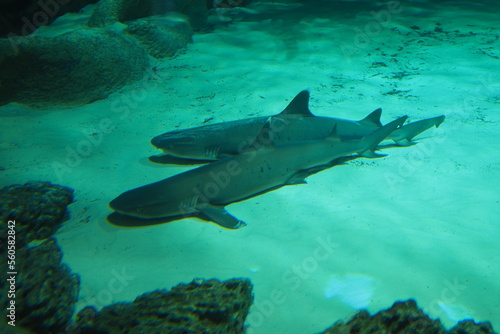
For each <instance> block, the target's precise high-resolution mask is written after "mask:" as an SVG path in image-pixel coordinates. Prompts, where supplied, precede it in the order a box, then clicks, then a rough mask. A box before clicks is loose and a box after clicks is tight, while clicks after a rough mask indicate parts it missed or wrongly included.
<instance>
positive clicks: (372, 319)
mask: <svg viewBox="0 0 500 334" xmlns="http://www.w3.org/2000/svg"><path fill="white" fill-rule="evenodd" d="M345 333H358V334H365V333H366V334H367V333H384V334H392V333H394V334H396V333H419V334H476V333H477V334H494V331H493V328H492V327H491V324H490V323H489V322H483V323H479V324H476V323H474V322H473V321H471V320H466V321H461V322H459V323H458V325H456V326H455V327H453V328H452V329H451V330H450V331H446V329H445V328H444V327H443V326H442V325H441V322H440V321H439V320H432V319H431V318H429V316H427V315H426V314H425V313H424V312H423V311H422V310H421V309H419V308H418V306H417V303H416V302H415V301H414V300H413V299H409V300H407V301H404V302H395V303H394V304H393V305H392V306H391V308H389V309H387V310H383V311H380V312H378V313H377V314H375V315H373V316H370V314H369V313H368V312H367V311H360V312H358V313H357V314H355V315H354V316H353V317H352V319H351V320H349V321H347V322H343V321H338V322H336V323H335V324H334V325H333V326H332V327H330V328H329V329H327V330H326V331H324V332H322V334H345Z"/></svg>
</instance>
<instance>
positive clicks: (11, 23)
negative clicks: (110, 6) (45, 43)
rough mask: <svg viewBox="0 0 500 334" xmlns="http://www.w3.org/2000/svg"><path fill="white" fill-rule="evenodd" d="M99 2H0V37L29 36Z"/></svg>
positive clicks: (24, 0) (27, 0) (12, 0)
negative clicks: (71, 13) (65, 16)
mask: <svg viewBox="0 0 500 334" xmlns="http://www.w3.org/2000/svg"><path fill="white" fill-rule="evenodd" d="M97 1H98V0H71V1H70V0H44V1H40V0H23V1H19V0H0V37H1V38H3V37H13V36H16V35H17V36H28V35H30V34H31V33H33V32H34V31H35V30H36V29H38V28H39V27H41V26H45V25H48V24H50V23H52V22H53V21H54V20H55V19H56V18H58V17H59V16H61V15H64V14H66V13H69V12H78V11H79V10H80V9H82V8H83V7H85V6H87V5H89V4H93V3H96V2H97Z"/></svg>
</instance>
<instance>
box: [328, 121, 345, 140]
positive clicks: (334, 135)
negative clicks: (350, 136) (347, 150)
mask: <svg viewBox="0 0 500 334" xmlns="http://www.w3.org/2000/svg"><path fill="white" fill-rule="evenodd" d="M326 138H327V139H329V140H334V141H341V140H342V138H340V137H339V133H338V130H337V123H335V125H334V126H333V128H332V130H331V131H330V133H329V134H328V136H327V137H326Z"/></svg>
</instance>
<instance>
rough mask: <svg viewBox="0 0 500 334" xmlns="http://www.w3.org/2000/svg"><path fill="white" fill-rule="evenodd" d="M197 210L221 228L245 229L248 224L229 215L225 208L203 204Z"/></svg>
mask: <svg viewBox="0 0 500 334" xmlns="http://www.w3.org/2000/svg"><path fill="white" fill-rule="evenodd" d="M196 210H198V211H199V212H201V213H202V214H204V215H205V216H206V217H207V218H208V219H210V220H211V221H213V222H214V223H216V224H217V225H219V226H222V227H225V228H228V229H231V230H236V229H239V228H242V227H245V226H246V225H247V224H245V223H244V222H242V221H241V220H239V219H237V218H236V217H234V216H232V215H231V214H229V212H227V211H226V209H224V207H223V206H215V205H210V204H202V205H200V206H198V207H196Z"/></svg>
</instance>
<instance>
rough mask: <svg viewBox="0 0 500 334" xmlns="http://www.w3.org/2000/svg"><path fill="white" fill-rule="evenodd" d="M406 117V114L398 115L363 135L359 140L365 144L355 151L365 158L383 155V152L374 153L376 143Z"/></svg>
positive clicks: (398, 125) (401, 123)
mask: <svg viewBox="0 0 500 334" xmlns="http://www.w3.org/2000/svg"><path fill="white" fill-rule="evenodd" d="M407 118H408V116H403V117H400V118H398V119H396V120H394V121H392V122H390V123H389V124H386V125H384V126H383V127H381V128H380V129H377V130H375V131H373V132H372V133H370V134H369V135H367V136H365V137H363V138H362V139H361V142H363V143H364V144H365V145H364V146H365V147H364V148H363V149H361V150H359V151H358V152H357V153H358V154H359V155H360V156H362V157H365V158H377V157H383V156H385V155H384V154H377V153H375V150H376V149H377V146H378V144H379V143H380V142H381V141H382V140H384V139H385V138H386V137H387V136H389V135H390V134H391V133H392V132H393V131H395V130H396V129H397V128H398V127H400V126H402V125H403V123H404V122H405V121H406V119H407Z"/></svg>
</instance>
